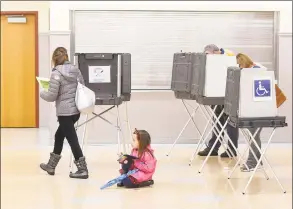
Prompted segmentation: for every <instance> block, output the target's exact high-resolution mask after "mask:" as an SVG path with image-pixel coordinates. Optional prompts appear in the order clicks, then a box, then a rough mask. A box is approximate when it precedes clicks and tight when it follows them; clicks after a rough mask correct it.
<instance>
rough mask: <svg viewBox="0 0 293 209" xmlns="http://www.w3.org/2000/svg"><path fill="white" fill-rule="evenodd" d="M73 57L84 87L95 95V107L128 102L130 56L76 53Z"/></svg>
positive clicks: (129, 91) (129, 92) (129, 94)
mask: <svg viewBox="0 0 293 209" xmlns="http://www.w3.org/2000/svg"><path fill="white" fill-rule="evenodd" d="M75 56H76V57H77V61H78V66H79V69H80V71H81V74H82V75H83V78H84V81H85V85H86V86H87V87H88V88H90V89H91V90H93V91H94V92H95V94H96V105H120V104H122V102H123V101H130V96H131V55H130V54H112V53H77V54H75Z"/></svg>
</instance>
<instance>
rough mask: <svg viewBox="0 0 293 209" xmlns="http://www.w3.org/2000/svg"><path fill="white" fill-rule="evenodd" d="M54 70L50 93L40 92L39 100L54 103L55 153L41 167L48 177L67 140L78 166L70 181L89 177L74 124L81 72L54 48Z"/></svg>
mask: <svg viewBox="0 0 293 209" xmlns="http://www.w3.org/2000/svg"><path fill="white" fill-rule="evenodd" d="M52 63H53V66H54V68H53V70H52V74H51V78H50V84H49V90H48V91H44V90H43V91H41V93H40V97H41V98H42V99H44V100H45V101H47V102H56V115H57V117H58V122H59V127H58V129H57V131H56V133H55V143H54V150H53V152H52V153H50V159H49V162H48V163H47V164H45V163H42V164H41V165H40V167H41V168H42V169H43V170H44V171H47V173H48V174H50V175H54V174H55V168H56V166H57V164H58V162H59V160H60V158H61V152H62V149H63V143H64V139H65V138H66V139H67V141H68V143H69V145H70V148H71V151H72V153H73V155H74V158H75V161H74V163H75V164H76V166H77V171H76V172H75V173H70V175H69V176H70V178H80V179H87V178H88V169H87V164H86V161H85V157H84V156H83V153H82V150H81V148H80V145H79V142H78V138H77V134H76V130H75V127H74V124H75V123H76V122H77V121H78V119H79V117H80V112H79V111H78V109H77V107H76V104H75V94H76V89H77V82H80V83H82V84H84V80H83V77H82V75H81V72H80V70H79V69H78V68H77V67H75V66H74V65H72V64H71V63H70V62H69V61H68V54H67V50H66V49H65V48H63V47H58V48H56V49H55V51H54V53H53V55H52Z"/></svg>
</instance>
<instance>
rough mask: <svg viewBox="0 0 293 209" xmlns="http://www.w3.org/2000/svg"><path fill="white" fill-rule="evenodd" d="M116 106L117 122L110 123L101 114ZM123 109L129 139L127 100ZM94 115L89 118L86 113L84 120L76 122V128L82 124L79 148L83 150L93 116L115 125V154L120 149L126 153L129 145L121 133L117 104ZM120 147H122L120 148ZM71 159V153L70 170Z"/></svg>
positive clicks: (129, 127) (72, 159) (71, 165)
mask: <svg viewBox="0 0 293 209" xmlns="http://www.w3.org/2000/svg"><path fill="white" fill-rule="evenodd" d="M115 107H116V111H117V115H116V118H117V123H116V125H115V124H113V123H111V122H110V121H109V120H107V119H106V118H104V117H103V116H102V115H103V114H105V113H111V112H110V110H112V109H113V108H115ZM125 110H126V120H125V122H126V123H127V127H128V131H129V135H130V136H129V139H131V138H132V134H131V125H130V122H129V118H128V107H127V102H125ZM92 114H93V115H94V116H93V117H91V118H90V119H89V115H88V114H87V115H86V118H85V121H84V122H83V123H81V124H79V123H77V125H76V130H78V128H80V127H82V126H83V133H82V137H81V139H80V144H81V149H82V150H84V146H85V145H86V140H85V139H86V133H87V125H88V123H89V122H90V121H92V120H94V119H95V118H100V119H102V120H103V121H105V122H106V123H108V124H110V125H112V126H113V127H115V128H116V129H117V146H118V152H117V155H120V153H121V150H123V153H126V152H127V151H128V152H129V148H130V146H128V145H130V143H127V144H126V142H125V138H124V134H123V130H122V128H121V118H120V113H119V106H118V105H113V106H111V107H109V108H107V109H105V110H103V111H102V112H101V113H99V114H97V113H92ZM120 134H122V141H121V139H120ZM121 147H122V149H121ZM73 161H74V158H73V155H71V157H70V164H69V167H70V170H71V171H72V169H73Z"/></svg>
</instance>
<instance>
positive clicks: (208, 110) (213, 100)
mask: <svg viewBox="0 0 293 209" xmlns="http://www.w3.org/2000/svg"><path fill="white" fill-rule="evenodd" d="M229 66H237V61H236V57H235V56H226V55H206V54H204V53H175V54H174V57H173V69H172V84H171V89H172V91H174V94H175V97H176V98H177V99H181V101H182V103H183V105H184V107H185V109H186V111H187V113H188V116H189V119H188V121H187V122H186V123H185V125H184V126H183V128H182V130H181V131H180V133H179V135H178V137H177V138H176V140H175V141H174V143H173V145H172V147H171V149H170V151H169V153H168V154H167V155H169V154H170V153H171V150H172V149H173V147H174V146H175V144H176V143H177V141H178V140H179V138H180V136H181V135H182V133H183V131H184V130H185V128H186V127H187V125H188V124H189V123H190V121H192V122H193V124H194V127H195V128H196V130H197V132H198V133H199V135H200V139H199V142H198V144H197V148H196V150H195V152H194V153H193V155H192V157H191V159H190V165H191V163H192V161H193V160H194V158H195V156H196V154H197V153H198V151H199V150H200V148H201V147H202V146H203V145H204V144H205V143H206V141H207V140H208V139H209V138H208V137H209V135H210V133H212V132H213V133H214V134H215V135H216V136H217V141H216V143H217V142H218V141H220V142H221V144H222V145H224V146H225V145H227V142H226V141H225V139H224V137H223V135H222V133H225V135H226V136H227V139H228V141H230V144H231V145H232V147H233V148H234V150H236V152H238V151H237V149H236V148H235V146H234V144H233V143H232V141H231V139H230V138H229V136H228V134H227V132H226V130H224V128H225V126H226V124H227V122H228V121H226V122H225V124H221V123H220V121H219V119H220V118H221V116H222V115H223V114H224V108H223V105H224V97H225V89H226V75H227V68H228V67H229ZM186 100H196V102H197V106H196V107H193V106H192V105H189V104H188V103H187V102H186ZM187 104H188V105H189V106H190V107H191V108H192V109H193V112H192V113H191V112H190V111H189V110H188V108H187ZM217 106H222V111H221V113H220V114H219V116H216V115H215V113H214V110H215V109H216V108H217ZM198 109H200V110H201V112H202V113H203V116H204V118H205V120H206V121H207V122H206V125H205V128H204V130H203V132H200V131H199V129H198V126H197V124H196V122H195V121H194V119H193V118H194V116H195V113H196V112H197V111H198ZM209 125H211V128H210V129H208V127H209ZM217 126H219V127H220V129H221V130H219V129H218V127H217ZM219 133H221V134H219ZM216 143H214V146H213V147H212V149H213V148H214V147H215V145H216ZM212 149H211V151H212ZM226 149H228V150H229V151H230V152H228V154H229V157H230V158H235V160H237V159H236V157H235V156H234V154H233V152H232V151H231V150H230V148H229V146H226ZM211 151H210V153H209V154H208V156H207V157H206V159H205V161H204V162H203V164H202V166H201V168H200V169H199V173H200V172H201V171H202V169H203V168H204V165H205V164H206V162H207V160H208V158H209V156H210V155H211ZM237 154H238V153H237ZM238 156H239V155H238Z"/></svg>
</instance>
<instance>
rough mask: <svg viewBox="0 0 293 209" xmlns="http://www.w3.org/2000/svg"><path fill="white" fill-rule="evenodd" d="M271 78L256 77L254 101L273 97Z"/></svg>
mask: <svg viewBox="0 0 293 209" xmlns="http://www.w3.org/2000/svg"><path fill="white" fill-rule="evenodd" d="M271 83H272V82H271V80H270V79H254V82H253V98H254V101H268V100H271V99H272V94H271Z"/></svg>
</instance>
